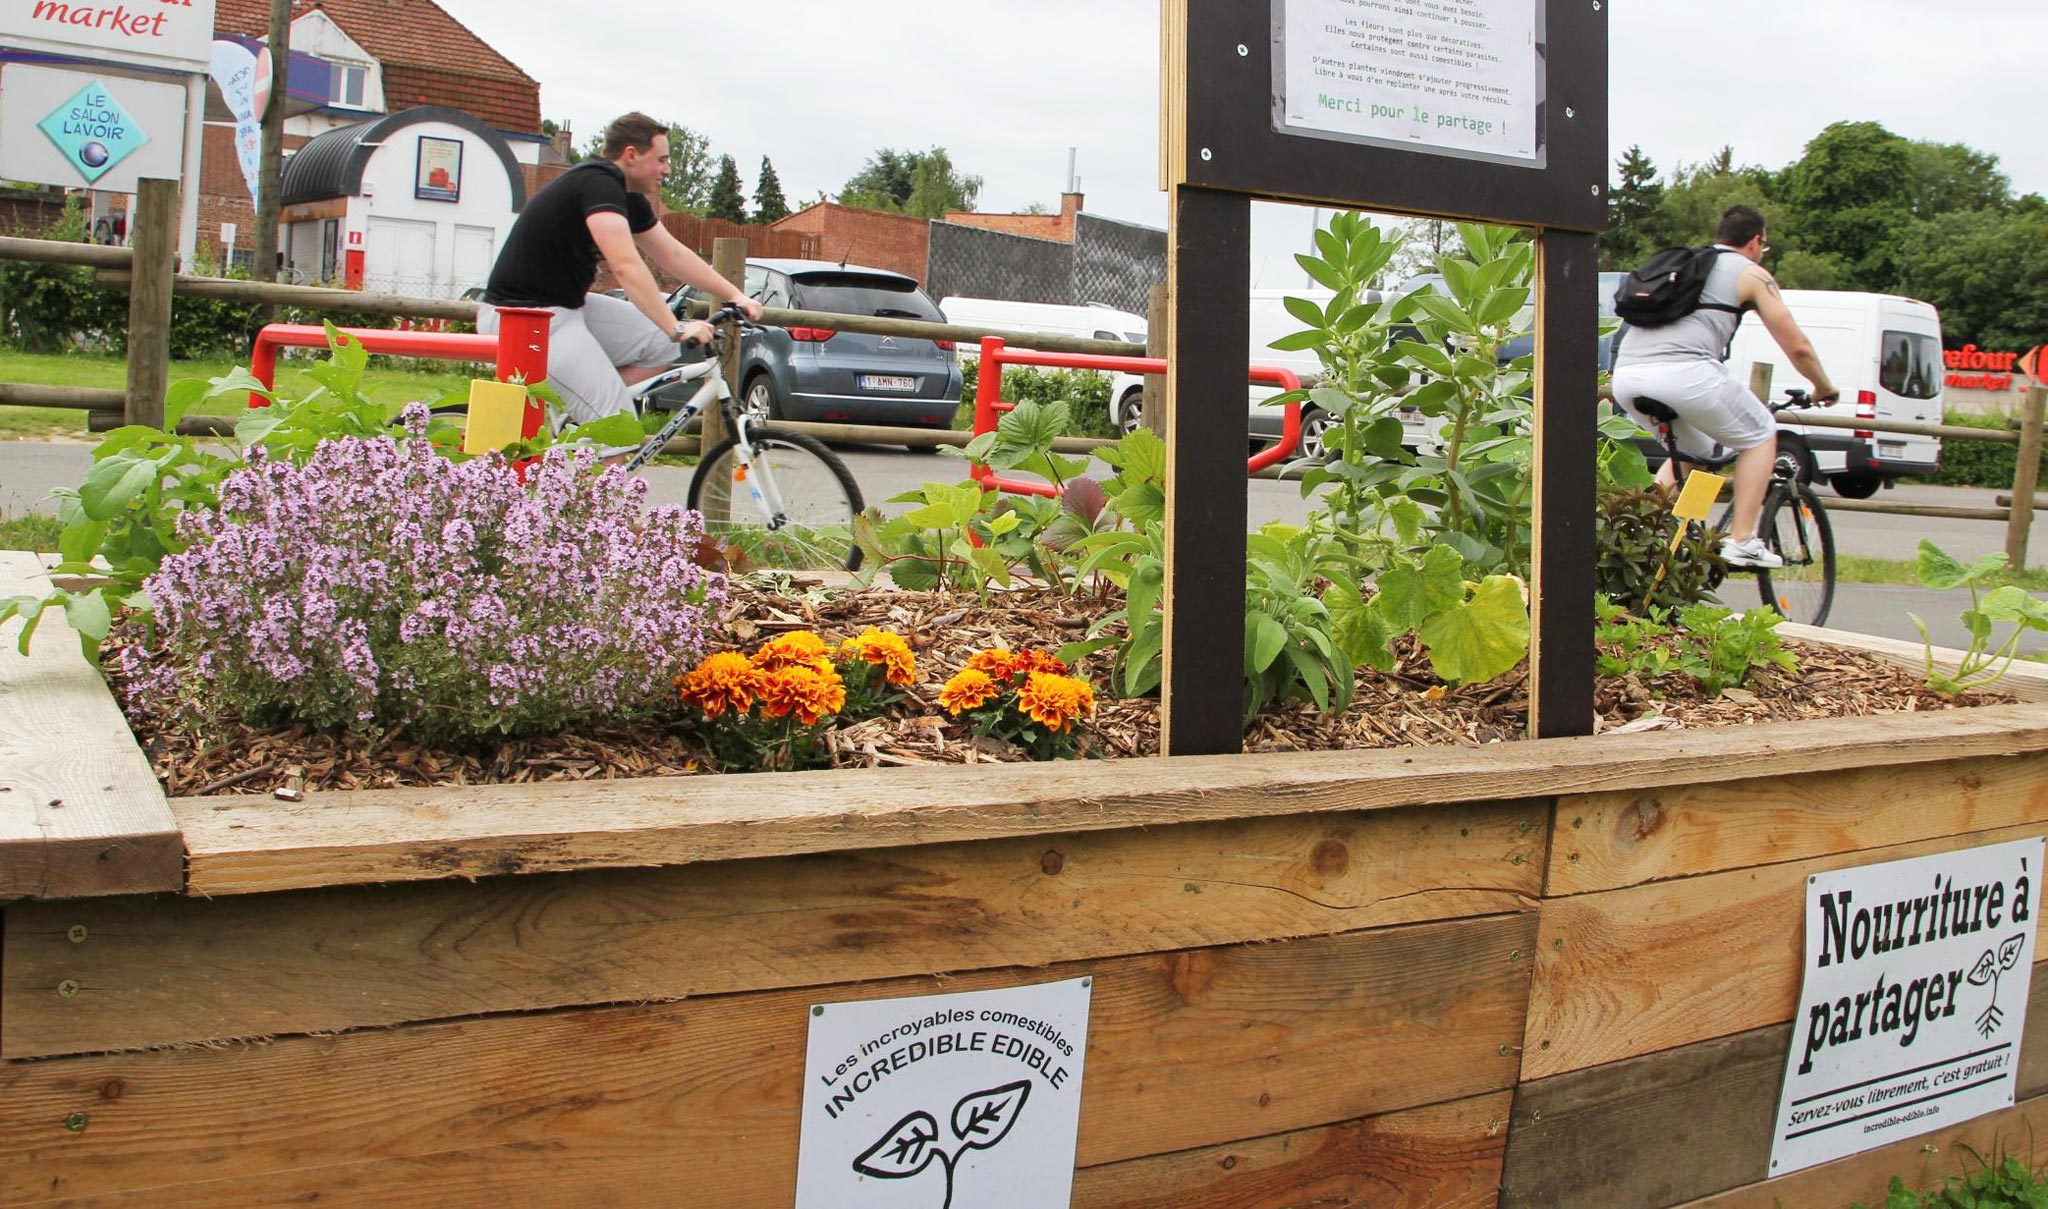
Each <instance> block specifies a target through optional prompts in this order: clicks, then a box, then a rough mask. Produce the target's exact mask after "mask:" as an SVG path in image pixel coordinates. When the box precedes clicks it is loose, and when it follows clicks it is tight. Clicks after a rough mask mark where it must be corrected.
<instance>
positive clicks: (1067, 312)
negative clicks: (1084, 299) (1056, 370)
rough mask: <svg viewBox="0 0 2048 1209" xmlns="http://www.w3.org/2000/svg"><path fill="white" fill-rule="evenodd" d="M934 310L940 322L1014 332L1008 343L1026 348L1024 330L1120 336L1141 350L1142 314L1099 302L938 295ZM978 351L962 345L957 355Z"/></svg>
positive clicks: (975, 354) (968, 358)
mask: <svg viewBox="0 0 2048 1209" xmlns="http://www.w3.org/2000/svg"><path fill="white" fill-rule="evenodd" d="M939 310H940V311H942V312H944V313H945V316H946V322H948V323H955V324H958V325H960V326H961V327H974V328H985V329H988V330H991V331H998V332H1016V333H1018V336H1017V338H1016V339H1013V340H1009V341H1008V343H1011V344H1015V345H1017V346H1018V347H1021V348H1029V347H1030V345H1031V342H1030V340H1029V339H1028V338H1027V337H1028V336H1029V335H1032V334H1036V335H1051V336H1072V337H1074V338H1075V339H1079V340H1120V341H1122V342H1123V343H1125V344H1131V345H1136V346H1137V347H1135V348H1134V349H1132V350H1131V353H1132V355H1133V356H1142V355H1143V354H1144V352H1145V317H1144V316H1143V315H1134V314H1132V313H1131V312H1129V311H1119V310H1116V309H1115V308H1113V307H1107V306H1103V305H1102V304H1101V303H1093V302H1091V303H1089V304H1087V305H1086V306H1062V305H1058V304H1055V303H1050V302H1012V301H1010V300H1008V299H1004V298H942V299H940V300H939ZM980 355H981V350H980V349H979V348H977V347H974V346H971V345H963V346H961V349H960V359H961V360H963V361H971V360H974V359H975V358H977V357H979V356H980Z"/></svg>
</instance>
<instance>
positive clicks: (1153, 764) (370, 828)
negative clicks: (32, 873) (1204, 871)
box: [172, 705, 2048, 895]
mask: <svg viewBox="0 0 2048 1209" xmlns="http://www.w3.org/2000/svg"><path fill="white" fill-rule="evenodd" d="M2041 750H2048V710H2043V709H2042V708H2041V707H2039V706H2035V705H2020V706H1996V707H1991V708H1986V709H1968V710H1952V711H1946V712H1943V713H1930V714H1907V715H1899V716H1897V717H1891V718H1884V719H1869V718H1841V719H1830V720H1823V721H1818V722H1804V723H1788V724H1784V725H1777V726H1769V727H1729V728H1725V729H1721V730H1703V731H1678V732H1667V733H1660V734H1648V735H1642V734H1638V735H1600V736H1592V737H1586V738H1568V739H1546V740H1539V741H1533V742H1526V743H1504V744H1498V745H1495V746H1492V747H1485V748H1478V749H1466V748H1455V749H1441V750H1431V751H1428V752H1414V751H1408V752H1403V751H1369V752H1352V751H1341V752H1305V753H1287V754H1276V755H1265V756H1231V757H1216V756H1189V757H1178V758H1172V759H1149V760H1119V761H1083V762H1059V763H1052V764H1037V765H1029V766H1019V765H1001V766H989V767H979V768H956V767H945V768H935V767H927V768H895V769H860V770H856V771H852V772H839V771H828V772H809V773H786V774H776V775H773V776H752V777H679V778H651V779H642V780H623V781H608V782H595V783H591V782H585V783H580V784H575V785H494V786H472V787H466V788H460V789H427V790H363V791H357V792H353V793H349V794H345V795H344V794H319V795H314V796H313V797H312V798H311V799H310V800H308V801H307V802H304V803H301V804H299V805H297V806H289V805H287V804H285V803H280V802H276V801H273V800H271V799H268V798H248V797H242V798H234V797H219V798H183V799H176V800H174V802H173V804H172V808H173V810H174V811H175V812H176V814H177V817H178V820H179V822H180V823H181V824H182V826H183V827H184V830H185V838H186V846H187V848H188V850H189V853H190V860H189V870H190V874H189V875H190V878H191V882H190V885H191V892H192V893H195V894H208V895H221V894H242V893H251V892H256V891H268V890H284V889H294V888H300V887H306V886H319V885H342V884H351V883H364V882H394V881H417V880H423V879H434V878H449V877H481V876H489V875H491V874H496V873H520V872H536V871H553V870H565V869H577V868H594V867H607V866H610V867H617V866H636V865H674V864H686V863H689V862H691V861H703V860H723V859H730V858H736V857H756V856H788V855H794V854H797V853H805V852H820V851H824V852H831V851H850V850H855V849H864V848H886V847H900V846H904V845H910V844H928V843H940V842H947V841H954V840H970V839H992V838H996V837H999V836H1005V835H1019V834H1034V833H1042V832H1044V831H1045V830H1046V828H1047V825H1048V823H1047V819H1048V811H1049V809H1050V808H1051V807H1052V806H1053V805H1054V804H1058V805H1059V812H1058V814H1059V821H1058V823H1057V826H1058V827H1059V829H1060V830H1062V831H1081V830H1109V829H1114V828H1119V827H1142V826H1152V825H1157V824H1162V823H1180V822H1199V821H1203V820H1216V819H1228V818H1256V817H1267V816H1272V815H1285V814H1307V813H1315V812H1321V811H1356V810H1376V809H1385V808H1388V807H1395V806H1414V805H1422V804H1427V803H1432V802H1460V801H1466V802H1471V801H1492V800H1498V799H1503V798H1540V797H1549V796H1552V795H1555V794H1560V793H1591V792H1598V791H1606V790H1624V789H1641V788H1645V787H1649V786H1663V785H1674V784H1687V783H1695V782H1705V781H1729V780H1737V779H1742V778H1749V777H1758V776H1772V775H1778V774H1781V773H1793V772H1830V771H1834V770H1838V769H1846V768H1861V767H1864V766H1865V765H1869V764H1887V765H1905V764H1918V763H1929V762H1934V761H1939V760H1950V759H1964V758H1968V757H1972V756H1980V755H2015V754H2019V753H2022V752H2029V751H2041Z"/></svg>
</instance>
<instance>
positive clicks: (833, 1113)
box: [796, 978, 1093, 1209]
mask: <svg viewBox="0 0 2048 1209" xmlns="http://www.w3.org/2000/svg"><path fill="white" fill-rule="evenodd" d="M1092 982H1093V980H1092V979H1087V978H1077V979H1069V980H1067V981H1065V982H1052V983H1041V984H1039V985H1037V986H1026V987H1012V988H1006V989H1002V990H994V991H970V992H966V993H964V994H957V995H927V996H920V997H917V998H911V999H881V1000H870V1001H867V1002H862V1003H833V1004H820V1005H815V1006H813V1007H812V1009H811V1022H810V1023H811V1030H810V1038H809V1045H808V1051H807V1054H806V1060H805V1068H804V1110H803V1138H802V1144H801V1145H800V1147H799V1148H798V1154H797V1196H796V1204H797V1209H927V1207H937V1209H951V1206H953V1205H956V1204H958V1205H963V1206H966V1205H972V1206H974V1207H975V1209H1064V1206H1066V1205H1067V1203H1068V1199H1069V1196H1070V1194H1071V1191H1072V1187H1073V1174H1074V1146H1075V1140H1076V1135H1077V1130H1078V1128H1079V1125H1080V1108H1081V1064H1082V1060H1083V1058H1084V1057H1085V1056H1086V1052H1087V1040H1088V1036H1087V1034H1088V1006H1089V999H1090V993H1091V986H1092Z"/></svg>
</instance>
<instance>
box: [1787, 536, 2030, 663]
mask: <svg viewBox="0 0 2048 1209" xmlns="http://www.w3.org/2000/svg"><path fill="white" fill-rule="evenodd" d="M1834 506H1835V505H1834V504H1833V503H1830V504H1829V505H1828V507H1830V508H1832V507H1834ZM1778 633H1780V634H1782V635H1784V636H1785V637H1787V638H1804V639H1807V640H1808V641H1812V642H1825V643H1828V644H1829V645H1831V646H1839V647H1847V648H1848V649H1849V650H1852V651H1862V652H1863V653H1864V654H1866V655H1875V656H1877V657H1878V658H1879V659H1882V660H1884V661H1885V662H1887V663H1891V664H1896V665H1898V666H1899V667H1902V668H1905V669H1906V670H1907V671H1909V672H1912V673H1914V674H1915V675H1924V674H1925V673H1926V671H1927V646H1926V645H1925V644H1923V643H1918V642H1901V641H1899V640H1898V639H1896V638H1881V637H1879V636H1877V635H1875V634H1852V633H1850V632H1849V631H1847V630H1833V629H1823V628H1821V627H1818V626H1810V625H1800V624H1799V623H1797V622H1793V621H1787V622H1781V623H1779V625H1778ZM1962 659H1963V652H1961V651H1959V650H1956V649H1955V648H1954V647H1945V646H1938V647H1935V648H1934V665H1935V666H1936V667H1937V668H1939V669H1941V670H1942V671H1944V672H1948V673H1950V674H1951V675H1953V674H1954V672H1955V670H1956V668H1957V667H1958V666H1959V665H1960V664H1961V663H1962ZM1992 687H1993V689H1995V690H1996V691H1998V692H2002V693H2011V694H2012V695H2013V696H2015V697H2018V698H2019V699H2020V700H2022V701H2048V665H2043V664H2038V663H2030V662H2028V661H2026V660H2019V661H2017V662H2015V663H2013V665H2012V666H2011V667H2009V668H2007V669H2006V672H2005V676H2004V678H2003V679H2001V680H1999V681H1998V683H1997V684H1995V685H1993V686H1992Z"/></svg>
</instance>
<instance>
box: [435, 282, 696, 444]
mask: <svg viewBox="0 0 2048 1209" xmlns="http://www.w3.org/2000/svg"><path fill="white" fill-rule="evenodd" d="M541 309H544V310H547V311H550V312H552V313H553V314H554V319H553V320H552V321H551V322H550V323H549V324H548V386H549V387H550V388H552V389H553V390H554V392H555V393H556V394H558V395H560V396H561V397H562V406H563V407H564V408H565V409H567V411H568V413H569V421H570V422H571V423H574V424H588V423H590V422H591V421H592V420H602V419H604V418H605V417H606V416H609V415H616V414H618V413H619V412H622V411H623V412H631V411H632V410H633V396H632V393H631V392H630V391H629V390H627V388H626V384H625V382H624V381H622V380H621V379H620V378H619V369H620V368H621V367H624V366H629V365H630V366H648V365H668V364H669V363H671V362H673V361H674V360H675V359H676V344H675V341H673V340H670V339H669V338H668V336H667V335H665V334H664V333H663V332H662V330H661V329H660V328H658V327H656V326H654V321H653V320H651V319H649V318H648V317H647V316H645V315H643V314H641V313H640V308H639V307H637V306H634V305H633V304H632V303H631V302H628V301H626V300H625V299H623V298H613V297H612V296H611V295H609V294H591V295H589V296H587V297H586V298H584V300H583V305H582V306H579V307H568V306H551V307H544V308H541ZM476 330H477V331H479V332H481V333H483V334H484V335H486V336H493V335H496V334H497V332H498V312H497V309H496V308H495V307H492V306H491V305H490V304H489V303H482V304H479V305H478V306H477V309H476Z"/></svg>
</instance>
